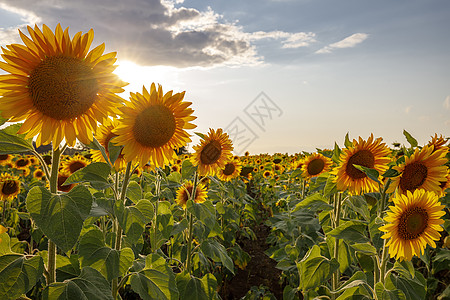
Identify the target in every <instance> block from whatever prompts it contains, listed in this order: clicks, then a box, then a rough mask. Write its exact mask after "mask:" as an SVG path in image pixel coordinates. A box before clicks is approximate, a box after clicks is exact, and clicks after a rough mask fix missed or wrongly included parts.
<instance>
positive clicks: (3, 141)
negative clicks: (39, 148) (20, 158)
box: [0, 130, 33, 154]
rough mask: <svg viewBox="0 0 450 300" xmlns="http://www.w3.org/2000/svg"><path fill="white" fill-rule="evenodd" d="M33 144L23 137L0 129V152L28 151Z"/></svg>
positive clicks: (31, 148)
mask: <svg viewBox="0 0 450 300" xmlns="http://www.w3.org/2000/svg"><path fill="white" fill-rule="evenodd" d="M31 150H33V146H32V145H31V144H30V143H29V142H28V141H27V140H25V139H24V138H22V137H21V136H18V135H13V134H9V133H7V132H5V130H0V154H14V153H23V152H30V151H31Z"/></svg>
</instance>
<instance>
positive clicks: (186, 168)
mask: <svg viewBox="0 0 450 300" xmlns="http://www.w3.org/2000/svg"><path fill="white" fill-rule="evenodd" d="M195 169H196V168H195V167H194V165H192V163H191V161H190V160H188V159H185V160H184V161H183V164H182V165H181V177H182V178H183V179H184V180H189V179H191V178H192V176H193V175H194V172H195Z"/></svg>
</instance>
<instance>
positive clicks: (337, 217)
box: [332, 193, 342, 299]
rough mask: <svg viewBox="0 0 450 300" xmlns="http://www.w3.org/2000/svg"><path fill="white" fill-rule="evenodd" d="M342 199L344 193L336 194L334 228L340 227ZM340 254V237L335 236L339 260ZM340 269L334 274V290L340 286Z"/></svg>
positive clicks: (336, 255)
mask: <svg viewBox="0 0 450 300" xmlns="http://www.w3.org/2000/svg"><path fill="white" fill-rule="evenodd" d="M341 200H342V194H341V193H339V194H337V195H335V198H334V201H335V207H334V228H337V227H339V221H340V218H341V204H342V203H341V202H342V201H341ZM338 256H339V239H338V238H334V252H333V257H334V258H335V259H336V260H338ZM339 277H340V274H339V269H337V270H336V271H335V272H334V273H333V276H332V287H333V291H335V290H337V289H338V288H339ZM336 296H337V295H336V294H332V299H336Z"/></svg>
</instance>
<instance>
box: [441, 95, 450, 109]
mask: <svg viewBox="0 0 450 300" xmlns="http://www.w3.org/2000/svg"><path fill="white" fill-rule="evenodd" d="M442 106H443V107H444V108H445V109H450V95H449V96H447V98H445V100H444V103H442Z"/></svg>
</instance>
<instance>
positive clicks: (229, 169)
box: [223, 163, 236, 176]
mask: <svg viewBox="0 0 450 300" xmlns="http://www.w3.org/2000/svg"><path fill="white" fill-rule="evenodd" d="M234 170H236V167H235V166H234V164H233V163H227V164H226V165H225V169H223V175H226V176H230V175H231V174H233V173H234Z"/></svg>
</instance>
